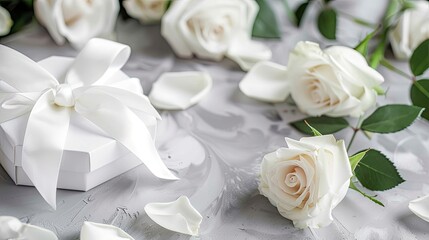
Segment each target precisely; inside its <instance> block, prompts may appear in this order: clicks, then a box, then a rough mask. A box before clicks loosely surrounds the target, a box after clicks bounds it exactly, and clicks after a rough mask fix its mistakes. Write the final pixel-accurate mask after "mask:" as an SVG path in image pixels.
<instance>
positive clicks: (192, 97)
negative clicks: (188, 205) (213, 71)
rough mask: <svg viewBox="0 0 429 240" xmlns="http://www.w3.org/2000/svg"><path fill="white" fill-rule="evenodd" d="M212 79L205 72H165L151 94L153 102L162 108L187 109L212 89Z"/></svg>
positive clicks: (150, 97)
mask: <svg viewBox="0 0 429 240" xmlns="http://www.w3.org/2000/svg"><path fill="white" fill-rule="evenodd" d="M211 87H212V79H211V77H210V75H208V74H207V73H204V72H177V73H165V74H163V75H162V76H161V77H160V78H159V79H158V81H157V82H155V84H154V85H153V88H152V91H151V92H150V94H149V99H150V101H151V102H152V104H153V105H154V106H155V107H157V108H160V109H168V110H178V109H181V110H183V109H186V108H189V107H190V106H192V105H194V104H196V103H198V102H199V101H200V100H201V99H202V98H203V97H204V96H205V95H206V94H207V93H208V92H209V91H210V89H211Z"/></svg>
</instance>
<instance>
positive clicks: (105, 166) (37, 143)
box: [0, 39, 177, 208]
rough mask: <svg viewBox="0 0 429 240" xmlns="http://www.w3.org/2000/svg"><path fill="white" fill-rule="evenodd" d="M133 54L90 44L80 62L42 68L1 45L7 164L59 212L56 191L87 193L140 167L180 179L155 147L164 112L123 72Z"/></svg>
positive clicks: (0, 129)
mask: <svg viewBox="0 0 429 240" xmlns="http://www.w3.org/2000/svg"><path fill="white" fill-rule="evenodd" d="M130 53H131V49H130V48H129V47H128V46H126V45H123V44H120V43H116V42H112V41H108V40H103V39H91V40H90V41H89V42H88V43H87V44H86V45H85V47H84V48H83V49H82V51H81V52H80V53H79V54H78V55H77V56H76V58H75V59H71V58H64V57H50V58H47V59H44V60H42V61H40V62H38V63H36V62H34V61H32V60H31V59H29V58H28V57H26V56H24V55H22V54H20V53H19V52H17V51H15V50H13V49H10V48H8V47H5V46H1V45H0V62H2V64H1V65H0V140H1V144H0V150H1V153H2V157H0V159H1V160H0V162H1V164H2V165H3V167H4V168H5V169H6V171H7V172H8V173H9V175H10V176H11V177H12V178H13V179H14V181H15V183H16V184H20V185H34V186H35V187H36V188H37V190H38V191H39V192H40V194H41V195H42V197H43V198H44V199H45V200H46V202H47V203H48V204H50V205H51V206H52V207H53V208H56V189H57V188H65V189H72V190H84V191H85V190H88V189H90V188H92V187H94V186H97V185H98V184H100V183H102V182H104V181H107V180H109V179H111V178H113V177H116V176H117V175H119V174H121V173H123V172H125V171H127V170H129V169H131V168H133V167H135V166H137V165H139V164H140V163H143V164H145V166H146V167H147V168H148V169H149V171H151V173H152V174H153V175H155V176H156V177H159V178H162V179H169V180H176V179H177V177H176V176H174V174H172V173H171V171H170V170H169V169H168V168H167V167H166V166H165V164H164V162H163V161H162V159H161V158H160V156H159V154H158V151H157V149H156V147H155V144H154V136H155V132H156V124H157V120H160V119H161V117H160V116H159V114H158V112H157V111H156V110H155V108H154V107H153V106H152V105H151V103H150V101H149V99H148V98H147V97H146V96H144V95H143V90H142V88H141V85H140V81H139V80H138V79H135V78H129V77H128V76H127V75H126V74H125V73H123V72H122V71H120V69H121V68H122V66H124V64H125V63H126V61H127V60H128V58H129V56H130Z"/></svg>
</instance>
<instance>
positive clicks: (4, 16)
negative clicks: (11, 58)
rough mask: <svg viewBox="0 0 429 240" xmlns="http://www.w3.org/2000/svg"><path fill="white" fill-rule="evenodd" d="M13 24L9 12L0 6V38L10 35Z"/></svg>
mask: <svg viewBox="0 0 429 240" xmlns="http://www.w3.org/2000/svg"><path fill="white" fill-rule="evenodd" d="M12 24H13V22H12V19H11V18H10V14H9V12H8V11H7V10H6V9H4V8H3V7H2V6H0V36H4V35H7V34H9V32H10V28H11V27H12Z"/></svg>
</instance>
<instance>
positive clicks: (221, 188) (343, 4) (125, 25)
mask: <svg viewBox="0 0 429 240" xmlns="http://www.w3.org/2000/svg"><path fill="white" fill-rule="evenodd" d="M270 3H271V4H272V5H273V6H274V8H275V9H276V14H277V17H278V19H279V23H280V25H281V26H282V33H283V37H282V39H281V40H269V41H265V42H266V43H267V44H268V45H269V46H270V47H271V49H272V50H273V53H274V56H273V60H274V61H275V62H278V63H281V64H286V63H287V55H288V52H289V51H290V49H291V48H293V46H294V45H295V43H296V42H297V41H299V40H313V41H317V42H320V43H321V44H322V45H323V46H327V45H332V44H335V42H330V41H326V40H324V39H323V38H322V37H321V36H320V35H318V33H317V31H316V29H315V25H314V16H313V15H314V14H312V13H314V11H315V8H316V7H317V6H313V9H310V11H309V14H308V16H307V17H306V20H305V21H304V27H303V28H302V29H297V28H295V27H294V26H293V25H292V24H291V23H289V22H288V20H287V17H286V16H285V13H284V11H283V9H284V8H283V5H282V1H274V0H273V1H271V2H270ZM385 3H386V1H377V4H375V2H374V1H370V0H365V1H352V0H338V1H335V5H336V8H338V9H341V11H344V12H348V13H351V14H354V15H355V16H359V17H361V18H364V19H367V20H368V21H373V22H375V21H377V19H379V18H380V17H381V15H382V14H383V10H384V7H385ZM296 4H297V3H296V2H294V1H293V2H292V3H291V5H292V6H296ZM339 29H340V30H339V31H340V34H339V38H338V39H339V40H338V42H337V43H340V44H344V45H349V46H353V45H354V44H355V43H356V42H357V41H358V40H359V39H360V38H362V36H364V35H365V32H368V31H369V30H370V29H366V28H363V27H359V26H356V25H355V24H353V23H351V22H350V21H348V20H347V19H343V18H341V19H340V22H339ZM159 32H160V29H159V26H158V25H149V26H141V25H139V24H138V23H137V22H136V21H127V22H122V21H121V22H119V23H118V26H117V29H116V34H117V40H118V41H119V42H122V43H126V44H129V45H130V46H131V47H132V51H133V52H132V56H131V59H130V61H129V62H128V63H127V65H126V66H125V67H124V69H123V70H124V71H125V72H126V73H127V74H128V75H130V76H132V77H138V78H140V79H141V81H142V85H143V87H144V89H145V93H146V94H147V93H149V92H150V88H151V85H152V83H153V82H154V81H155V80H156V79H157V77H158V76H159V75H160V74H161V73H163V72H167V71H188V70H198V71H206V72H208V73H209V74H210V75H211V76H212V78H213V80H214V86H213V89H212V91H211V92H210V93H209V94H208V96H207V97H206V98H204V99H203V101H202V102H200V103H199V104H198V105H196V106H194V107H192V108H190V109H188V110H186V111H161V115H162V117H163V120H162V121H161V123H160V127H159V131H158V138H157V147H158V149H159V152H160V154H161V156H162V159H163V160H164V161H165V162H166V164H167V165H168V167H169V168H170V169H171V170H172V171H174V172H175V173H176V174H177V175H178V176H179V177H180V178H181V179H180V180H179V181H176V182H165V181H162V180H158V179H156V178H154V177H153V176H152V175H151V174H150V173H149V172H148V171H147V170H146V168H145V167H144V166H139V167H137V168H135V169H133V170H131V171H129V172H127V173H125V174H122V175H120V176H118V177H116V178H114V179H112V180H110V181H108V182H106V183H104V184H102V185H100V186H98V187H96V188H94V189H92V190H90V191H88V192H78V191H66V190H58V197H57V199H58V205H57V210H56V211H53V210H52V209H50V207H49V206H48V205H47V204H46V203H45V202H44V201H43V199H42V197H41V196H40V195H39V194H38V192H37V191H36V189H34V188H33V187H23V186H15V185H14V183H13V182H12V180H11V179H10V178H9V176H8V175H7V174H6V172H5V171H4V170H3V169H2V168H0V215H11V216H15V217H18V218H20V219H21V220H22V221H24V222H28V223H31V224H35V225H38V226H42V227H45V228H48V229H50V230H52V231H54V232H55V233H56V234H57V235H58V236H59V238H60V239H65V240H75V239H78V238H79V230H80V228H81V226H82V222H83V221H86V220H88V221H94V222H100V223H108V224H113V225H116V226H119V227H121V228H122V229H124V230H125V231H126V232H128V233H129V234H130V235H132V236H133V237H135V238H136V239H139V240H140V239H427V237H428V236H427V233H428V226H429V223H427V222H424V221H423V220H421V219H419V218H418V217H416V216H415V215H413V214H412V213H411V212H410V211H409V210H408V202H409V201H410V200H412V199H414V198H416V197H418V196H422V195H425V194H429V178H428V177H427V176H428V171H429V159H428V156H429V131H428V129H429V124H428V123H427V122H425V121H424V120H418V121H417V122H416V123H415V124H414V125H413V126H412V127H411V128H409V129H407V130H405V131H403V132H400V133H397V134H389V135H375V136H374V137H373V138H372V140H371V142H368V141H367V140H366V138H365V137H364V136H362V135H359V136H358V137H357V140H356V141H355V143H354V145H353V147H352V149H351V151H350V153H354V152H356V151H358V150H360V149H363V148H365V147H368V146H372V147H374V148H377V149H379V150H382V151H383V152H384V153H385V154H386V155H387V156H388V157H389V158H390V159H391V160H392V161H394V163H395V165H396V166H397V168H398V169H399V172H400V173H401V175H402V177H403V178H404V179H405V180H406V182H405V183H403V184H401V185H399V186H398V187H397V188H395V189H392V190H389V191H385V192H377V193H375V194H377V195H378V198H379V199H380V200H381V201H382V202H383V203H384V204H385V205H386V207H384V208H383V207H380V206H378V205H376V204H374V203H372V202H371V201H369V200H367V199H365V198H363V197H362V196H360V195H359V194H357V193H356V192H353V191H352V190H349V192H348V194H347V196H346V198H345V199H344V200H343V201H342V202H341V204H340V205H339V206H338V207H337V208H336V209H335V210H334V217H335V220H334V222H333V224H331V225H330V226H329V227H327V228H323V229H305V230H299V229H295V228H294V227H293V225H292V223H291V222H290V221H289V220H287V219H284V218H282V217H281V216H280V214H278V213H277V210H276V209H275V208H274V207H273V206H271V205H270V203H269V202H268V200H267V199H266V198H264V197H263V196H260V195H258V190H257V176H258V172H259V164H260V162H261V159H262V157H263V155H264V154H266V153H268V152H271V151H274V150H275V149H277V148H278V147H280V146H284V145H285V142H284V137H285V136H288V137H291V138H300V137H301V136H302V135H301V134H299V133H298V132H297V131H295V130H294V129H292V128H291V127H290V126H289V125H288V122H290V121H293V120H296V119H300V118H303V117H304V116H303V115H302V114H300V113H298V111H297V110H296V109H294V107H293V106H290V105H288V104H279V105H276V106H274V105H272V104H267V103H262V102H258V101H256V100H252V99H249V98H247V97H246V96H244V95H243V94H242V93H241V92H240V91H239V90H238V83H239V81H240V80H241V79H242V77H243V76H244V74H245V73H244V72H242V71H241V70H240V69H239V67H238V66H237V65H236V64H235V63H233V62H232V61H229V60H223V61H221V62H218V63H217V62H211V61H204V60H197V59H194V60H187V59H179V58H176V57H175V55H174V54H173V52H172V51H171V49H170V47H169V46H168V44H167V43H166V41H165V40H163V38H162V37H161V36H160V33H159ZM2 43H3V44H5V45H8V46H11V47H13V48H15V49H17V50H19V51H21V52H22V53H24V54H26V55H28V56H29V57H31V58H32V59H34V60H41V59H43V58H45V57H48V56H51V55H60V56H71V57H74V56H76V54H77V51H76V50H74V49H72V48H70V46H68V45H66V46H56V45H55V44H54V43H53V41H52V40H51V39H50V37H49V35H48V34H47V33H46V32H45V31H44V30H43V29H41V28H40V27H38V26H37V25H34V26H32V27H30V28H29V29H27V30H26V31H24V32H22V33H20V34H19V35H16V36H12V37H10V38H8V39H4V40H3V42H2ZM394 63H395V65H397V66H398V67H400V68H402V69H404V70H406V71H408V69H407V64H406V62H394ZM380 72H381V73H382V74H383V75H384V76H385V78H386V83H385V84H384V87H385V88H388V89H389V91H388V94H387V96H386V97H380V98H379V104H381V105H382V104H386V103H409V102H410V100H409V97H408V89H409V87H410V82H409V80H407V79H404V78H402V77H400V76H398V75H395V74H394V73H391V72H389V71H388V70H386V69H383V68H381V69H380ZM351 134H352V131H351V130H350V129H346V130H343V131H342V132H340V133H338V134H337V137H338V138H344V139H346V141H348V140H349V139H350V137H351ZM181 195H186V196H188V197H189V198H190V201H191V202H192V204H193V205H194V206H195V208H196V209H197V210H198V211H200V212H201V214H202V215H203V217H204V220H203V223H202V226H201V231H200V232H201V235H200V236H199V237H190V236H186V235H182V234H178V233H174V232H171V231H168V230H165V229H163V228H161V227H160V226H158V225H157V224H155V223H154V222H153V221H152V220H151V219H149V217H148V216H147V215H146V214H145V213H144V210H143V208H144V206H145V204H146V203H148V202H154V201H156V202H167V201H172V200H175V199H176V198H177V197H179V196H181Z"/></svg>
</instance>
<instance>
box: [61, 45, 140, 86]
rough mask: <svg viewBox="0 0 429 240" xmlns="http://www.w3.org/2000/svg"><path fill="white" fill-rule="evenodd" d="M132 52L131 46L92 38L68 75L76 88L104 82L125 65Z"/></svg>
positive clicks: (71, 83)
mask: <svg viewBox="0 0 429 240" xmlns="http://www.w3.org/2000/svg"><path fill="white" fill-rule="evenodd" d="M130 53H131V49H130V47H129V46H126V45H123V44H120V43H116V42H112V41H108V40H104V39H100V38H93V39H91V40H90V41H89V42H88V43H87V44H86V46H85V47H84V48H83V49H82V51H81V52H80V53H79V55H78V56H77V57H76V59H75V61H74V63H73V65H72V66H71V68H70V70H69V71H68V74H67V76H66V83H68V84H70V85H72V86H73V87H74V88H76V87H81V86H90V85H94V84H102V83H103V80H105V79H107V78H108V77H110V76H112V74H113V73H115V72H117V71H118V70H119V69H121V68H122V66H124V65H125V63H126V62H127V60H128V58H129V56H130Z"/></svg>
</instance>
